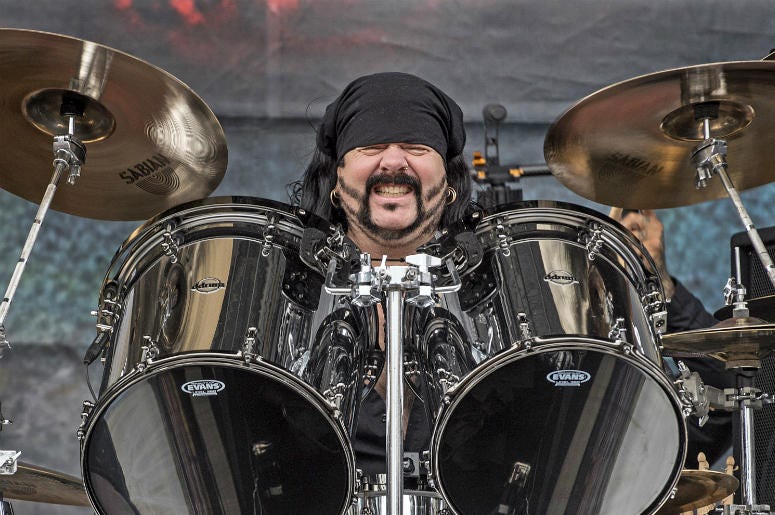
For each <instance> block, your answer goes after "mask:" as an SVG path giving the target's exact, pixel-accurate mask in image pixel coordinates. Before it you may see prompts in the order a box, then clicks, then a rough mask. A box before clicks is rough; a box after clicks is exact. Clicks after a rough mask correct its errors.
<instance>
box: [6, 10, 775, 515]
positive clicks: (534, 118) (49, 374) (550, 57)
mask: <svg viewBox="0 0 775 515" xmlns="http://www.w3.org/2000/svg"><path fill="white" fill-rule="evenodd" d="M772 14H773V4H772V2H771V0H737V1H736V2H728V1H719V0H684V1H680V2H677V1H673V0H649V1H646V0H622V1H617V2H611V1H607V0H575V1H568V0H562V1H561V0H545V1H540V2H539V1H527V0H517V1H514V0H511V1H507V0H469V1H465V0H464V1H455V2H452V1H444V0H411V1H406V0H382V1H379V2H377V1H357V0H314V1H313V0H307V1H305V0H110V1H96V0H91V1H79V2H76V1H72V0H56V1H55V0H37V1H34V2H17V1H10V0H4V1H0V26H1V27H4V28H18V29H32V30H40V31H47V32H52V33H55V34H61V35H67V36H72V37H75V38H79V39H84V40H88V41H93V42H96V43H99V44H101V45H105V46H108V47H112V48H114V49H116V50H119V51H121V52H125V53H128V54H130V55H132V56H134V57H137V58H139V59H142V60H144V61H146V62H148V63H150V64H151V65H153V66H156V67H158V68H161V69H163V70H165V71H166V72H168V73H170V74H172V75H174V76H175V77H177V78H178V79H180V80H181V81H182V82H184V83H185V84H186V85H188V86H189V87H190V88H191V89H192V90H193V91H194V92H195V93H197V94H198V95H199V96H200V97H201V98H202V100H203V101H204V102H205V103H206V104H207V105H209V106H210V108H211V109H212V110H213V112H214V113H215V115H216V116H217V118H218V120H219V121H220V123H221V124H222V126H223V129H224V131H225V135H226V142H227V145H228V166H227V169H226V174H225V177H224V179H223V181H222V182H221V183H220V185H219V186H218V188H217V189H216V190H215V191H214V192H213V195H250V196H258V197H264V198H270V199H274V200H279V201H283V202H287V200H288V195H287V187H286V186H287V184H288V183H290V182H291V181H293V180H294V179H296V178H298V177H299V176H300V174H301V173H302V171H303V169H304V167H305V165H306V162H307V161H308V159H309V157H310V155H311V152H312V150H313V148H314V127H315V125H316V124H317V122H318V121H319V119H320V116H321V115H322V113H323V110H324V109H325V106H326V105H327V104H328V103H329V102H330V101H332V100H333V99H334V97H335V96H336V95H337V94H338V92H339V91H341V89H342V88H343V87H344V86H345V85H346V84H347V83H348V82H350V81H351V80H352V79H354V78H355V77H357V76H360V75H363V74H368V73H374V72H381V71H403V72H409V73H414V74H417V75H419V76H421V77H423V78H425V79H427V80H429V81H431V82H433V83H435V84H436V85H438V86H439V87H441V88H442V89H443V90H444V91H445V92H447V93H448V94H449V95H450V96H451V97H453V98H454V99H456V100H457V102H458V103H459V104H460V105H461V107H462V109H463V112H464V115H465V119H466V126H467V130H468V142H467V145H466V150H465V153H466V157H467V158H468V159H469V162H470V160H471V158H472V156H473V152H475V151H484V146H485V142H484V132H483V118H482V109H483V107H484V106H485V105H487V104H501V105H502V106H504V107H505V108H506V110H507V112H508V115H507V117H506V119H505V120H504V122H503V124H502V125H501V130H500V135H499V146H500V160H501V163H502V164H510V165H512V164H513V165H518V164H521V165H531V164H543V163H544V162H545V160H544V155H543V142H544V137H545V135H546V131H547V129H548V128H549V126H550V124H551V123H552V122H553V121H555V120H556V119H557V118H558V117H559V116H560V115H561V114H562V113H563V112H564V111H565V110H566V109H568V108H569V107H570V106H572V105H573V104H574V103H576V102H577V101H579V100H581V99H582V98H584V97H586V96H587V95H590V94H592V93H594V92H595V91H597V90H599V89H601V88H604V87H606V86H609V85H612V84H615V83H617V82H620V81H623V80H627V79H630V78H633V77H637V76H641V75H645V74H651V73H654V72H657V71H661V70H668V69H673V68H680V67H685V66H691V65H697V64H704V63H711V62H721V61H749V60H757V59H761V58H763V57H764V56H766V55H767V54H769V53H770V51H771V49H772V48H773V47H775V17H773V15H772ZM12 57H13V56H8V55H4V54H0V61H1V60H3V59H9V58H12ZM19 80H24V78H23V77H19ZM2 103H5V100H4V97H3V92H2V91H0V109H4V110H8V109H14V108H15V106H8V105H4V106H3V105H2ZM0 123H4V122H3V120H2V117H0ZM10 129H11V130H12V129H13V128H10ZM3 144H10V142H0V145H3ZM761 151H762V152H767V151H770V149H761ZM47 158H48V156H47ZM687 159H688V157H687ZM22 164H23V163H22ZM16 168H23V166H21V165H20V163H16V162H9V161H7V160H3V161H2V162H0V173H2V174H13V173H14V170H15V169H16ZM88 170H89V160H88V156H87V160H86V165H85V167H84V171H83V173H84V174H88V173H89V172H88ZM44 173H45V174H49V173H50V171H45V172H44ZM687 180H692V179H691V177H688V178H687ZM513 186H514V187H519V188H521V189H522V191H523V197H524V198H525V199H526V200H530V199H554V200H561V201H566V202H571V203H575V204H578V205H582V206H585V207H590V208H593V209H597V210H599V211H602V212H604V213H607V212H608V206H602V205H599V204H596V203H594V202H591V201H589V200H586V199H583V198H581V197H579V196H577V195H575V194H573V193H572V192H571V191H570V190H568V189H567V188H566V187H564V186H563V185H562V184H560V183H559V182H558V181H557V180H556V179H554V178H553V177H551V176H548V177H535V178H533V177H525V178H523V179H522V180H520V182H519V183H518V184H514V185H513ZM69 187H71V186H68V185H66V184H64V183H62V185H60V188H69ZM75 187H77V186H75ZM742 197H743V200H744V201H745V202H746V207H747V208H748V210H749V211H750V213H751V216H752V218H753V220H754V222H755V223H756V225H757V226H758V227H766V226H771V225H775V210H773V207H772V206H773V205H775V186H773V185H772V184H770V185H766V186H762V187H759V188H755V189H751V190H748V191H746V192H744V193H743V195H742ZM624 200H625V199H623V202H624ZM36 209H37V206H36V205H35V204H33V203H31V202H28V201H26V200H23V199H21V198H19V197H17V196H15V195H13V194H11V193H9V192H7V191H2V190H0V287H2V288H3V289H5V287H6V285H7V284H8V280H9V279H10V277H11V274H12V272H13V267H14V266H15V264H16V262H17V260H18V257H19V252H20V250H21V248H22V245H23V243H24V240H25V237H26V235H27V231H28V230H29V226H30V224H31V222H32V219H33V217H34V215H35V212H36ZM658 214H659V216H660V218H661V219H662V220H663V222H664V224H665V234H666V247H667V260H668V267H669V269H670V271H671V273H672V274H673V275H674V276H676V277H677V278H679V279H680V280H681V281H683V282H684V283H685V284H686V285H687V286H688V287H689V289H690V290H691V291H693V292H694V293H695V294H696V295H697V296H698V297H700V299H701V300H702V301H703V303H704V304H705V306H706V308H707V309H708V310H710V311H711V312H712V311H715V309H716V308H718V307H721V305H722V303H723V298H722V295H721V289H722V287H723V285H724V283H725V281H726V278H727V276H728V274H729V268H730V264H729V239H730V237H731V235H732V234H734V233H736V232H739V231H740V230H742V229H743V227H742V225H741V223H740V221H739V219H738V218H737V214H736V212H735V210H734V208H733V206H732V204H731V203H730V202H729V200H726V199H721V200H715V201H709V202H704V203H701V204H697V205H694V206H687V207H678V208H674V209H664V210H660V211H659V212H658ZM142 223H143V220H137V221H129V222H112V221H99V220H91V219H86V218H81V217H77V216H73V215H68V214H65V213H60V212H51V213H49V215H48V217H47V218H46V223H45V224H44V226H43V229H42V231H41V235H40V239H39V241H38V243H37V245H36V248H35V251H34V252H33V255H32V258H31V259H30V262H29V265H28V267H27V272H26V273H25V276H24V278H23V280H22V283H21V285H20V287H19V290H18V292H17V296H16V298H15V299H14V303H13V305H12V306H11V309H10V314H9V317H8V320H7V322H6V327H7V330H8V336H9V340H10V341H11V342H12V344H13V345H14V347H13V349H12V350H10V351H7V352H6V353H5V356H4V357H3V359H2V360H0V402H2V409H3V414H4V415H5V416H6V418H10V419H13V420H14V424H13V425H11V426H8V427H6V429H5V430H4V431H2V433H0V449H14V448H15V449H18V450H21V451H22V453H23V454H22V460H23V461H26V462H31V463H36V464H40V465H43V466H48V467H52V468H55V469H58V470H62V471H64V472H68V473H71V474H76V475H78V474H79V463H78V444H77V441H76V439H75V429H76V427H77V425H78V423H79V422H80V409H81V401H82V400H83V399H86V398H88V397H89V394H88V390H87V389H86V382H85V379H84V372H83V366H82V365H81V364H80V360H81V358H82V356H83V352H84V350H85V349H86V347H87V346H88V345H89V343H91V340H92V339H93V338H94V334H95V330H94V319H93V318H92V317H91V316H90V315H89V312H90V311H91V310H93V309H96V304H97V300H98V295H99V289H100V285H101V283H102V279H103V277H104V275H105V273H106V271H107V269H108V266H109V264H110V262H111V259H112V256H113V254H114V253H115V252H116V250H117V249H118V248H119V246H120V244H121V242H122V241H123V240H125V239H126V238H127V237H128V236H129V234H130V233H131V232H132V231H133V230H134V229H135V228H136V227H137V226H139V225H140V224H142ZM14 504H15V507H16V503H14ZM19 506H20V507H19V508H17V511H18V512H19V513H22V514H23V513H81V512H88V510H79V509H76V508H56V507H53V506H38V505H34V504H27V503H19ZM39 510H40V511H39ZM57 510H58V511H57Z"/></svg>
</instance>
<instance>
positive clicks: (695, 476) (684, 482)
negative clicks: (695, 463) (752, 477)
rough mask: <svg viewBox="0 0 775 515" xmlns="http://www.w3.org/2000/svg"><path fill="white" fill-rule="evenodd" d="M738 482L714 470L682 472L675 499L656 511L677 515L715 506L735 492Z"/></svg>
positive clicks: (666, 514)
mask: <svg viewBox="0 0 775 515" xmlns="http://www.w3.org/2000/svg"><path fill="white" fill-rule="evenodd" d="M739 485H740V481H738V479H737V478H736V477H735V476H733V475H730V474H724V473H723V472H716V471H715V470H683V471H681V478H680V479H679V480H678V487H677V490H676V493H675V497H674V498H672V499H669V500H668V501H667V502H666V503H665V504H663V505H662V507H661V508H659V510H658V511H657V514H658V515H677V514H679V513H681V512H685V511H691V510H693V509H695V508H702V507H703V506H708V505H711V504H715V503H716V502H718V501H720V500H722V499H724V498H725V497H727V496H728V495H729V494H731V493H733V492H734V491H735V490H737V487H738V486H739Z"/></svg>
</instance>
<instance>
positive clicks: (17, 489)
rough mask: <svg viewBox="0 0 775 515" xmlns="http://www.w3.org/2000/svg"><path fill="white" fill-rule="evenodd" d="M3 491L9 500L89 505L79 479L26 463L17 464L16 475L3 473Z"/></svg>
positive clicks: (3, 495)
mask: <svg viewBox="0 0 775 515" xmlns="http://www.w3.org/2000/svg"><path fill="white" fill-rule="evenodd" d="M0 493H1V494H2V497H4V498H6V499H18V500H20V501H33V502H44V503H50V504H69V505H71V506H89V499H88V497H86V490H85V489H84V486H83V481H81V480H80V479H79V478H77V477H74V476H69V475H67V474H62V473H61V472H56V471H54V470H49V469H45V468H43V467H37V466H35V465H29V464H24V463H19V464H18V465H17V468H16V473H15V474H11V475H0Z"/></svg>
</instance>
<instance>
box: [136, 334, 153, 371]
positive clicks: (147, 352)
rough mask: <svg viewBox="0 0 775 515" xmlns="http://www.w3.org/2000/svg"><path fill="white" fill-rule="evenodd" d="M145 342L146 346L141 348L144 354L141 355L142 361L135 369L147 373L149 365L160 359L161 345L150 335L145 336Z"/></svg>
mask: <svg viewBox="0 0 775 515" xmlns="http://www.w3.org/2000/svg"><path fill="white" fill-rule="evenodd" d="M143 340H145V343H146V344H145V345H143V346H142V347H140V348H141V349H142V351H143V353H142V354H141V355H140V361H139V362H138V363H137V365H136V366H135V368H136V369H137V371H138V372H141V373H142V372H145V369H146V368H148V365H150V364H151V363H153V360H155V359H156V358H158V357H159V345H158V344H157V343H156V342H155V341H154V340H153V338H151V337H150V336H148V335H145V336H143Z"/></svg>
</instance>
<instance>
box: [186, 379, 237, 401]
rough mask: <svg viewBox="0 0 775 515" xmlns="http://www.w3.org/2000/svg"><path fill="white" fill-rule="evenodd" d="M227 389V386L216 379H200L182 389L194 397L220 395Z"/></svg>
mask: <svg viewBox="0 0 775 515" xmlns="http://www.w3.org/2000/svg"><path fill="white" fill-rule="evenodd" d="M224 388H226V385H225V384H224V383H222V382H221V381H216V380H215V379H199V380H197V381H189V382H187V383H185V384H184V385H183V386H181V387H180V389H181V390H183V391H184V392H186V393H187V394H189V395H191V396H192V397H202V396H205V395H218V392H220V391H221V390H223V389H224Z"/></svg>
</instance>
